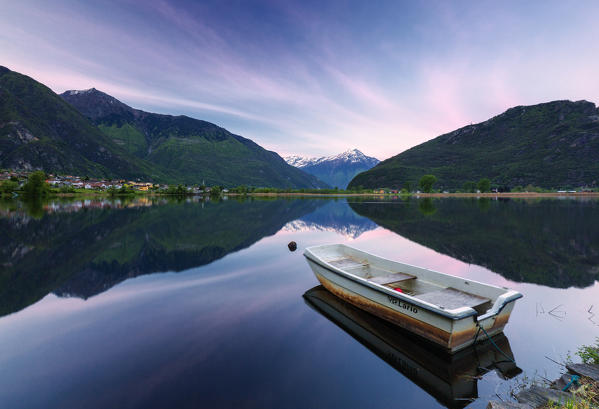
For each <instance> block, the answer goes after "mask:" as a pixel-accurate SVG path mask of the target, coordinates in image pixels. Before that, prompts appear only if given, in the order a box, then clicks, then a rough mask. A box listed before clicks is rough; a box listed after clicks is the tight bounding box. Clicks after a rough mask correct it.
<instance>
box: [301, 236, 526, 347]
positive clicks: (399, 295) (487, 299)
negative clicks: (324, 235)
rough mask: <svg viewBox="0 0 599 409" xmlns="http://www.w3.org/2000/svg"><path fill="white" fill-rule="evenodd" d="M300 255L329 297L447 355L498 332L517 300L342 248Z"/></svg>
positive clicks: (504, 292) (515, 294) (492, 289)
mask: <svg viewBox="0 0 599 409" xmlns="http://www.w3.org/2000/svg"><path fill="white" fill-rule="evenodd" d="M304 256H305V257H306V258H307V260H308V264H309V265H310V267H311V268H312V271H313V272H314V274H315V275H316V278H318V281H320V283H321V284H322V285H323V286H324V287H325V288H326V289H327V290H329V291H330V292H332V293H333V294H335V295H337V296H338V297H340V298H343V299H345V300H347V301H349V302H350V303H352V304H354V305H355V306H357V307H359V308H361V309H363V310H366V311H368V312H370V313H372V314H374V315H377V316H379V317H381V318H383V319H386V320H387V321H390V322H392V323H394V324H396V325H398V326H400V327H402V328H405V329H407V330H409V331H411V332H413V333H415V334H418V335H420V336H422V337H424V338H426V339H428V340H430V341H433V342H435V343H436V344H439V345H440V346H442V347H443V348H445V349H447V350H448V351H449V352H451V353H454V352H457V351H459V350H461V349H464V348H466V347H467V346H469V345H472V344H474V343H475V342H476V341H478V340H482V339H485V338H486V337H487V336H489V337H492V336H493V335H496V334H498V333H500V332H502V331H503V328H504V327H505V325H506V324H507V322H508V319H509V317H510V314H511V312H512V309H513V308H514V304H515V301H516V300H517V299H519V298H521V297H522V294H520V293H519V292H517V291H513V290H509V289H507V288H504V287H497V286H494V285H490V284H484V283H480V282H477V281H473V280H468V279H464V278H461V277H456V276H452V275H449V274H443V273H439V272H436V271H432V270H428V269H425V268H421V267H415V266H412V265H409V264H404V263H399V262H396V261H392V260H387V259H385V258H382V257H377V256H374V255H372V254H369V253H366V252H363V251H360V250H357V249H354V248H352V247H349V246H346V245H343V244H330V245H323V246H315V247H309V248H307V249H306V250H305V251H304ZM481 331H482V333H484V334H485V335H483V334H482V333H481Z"/></svg>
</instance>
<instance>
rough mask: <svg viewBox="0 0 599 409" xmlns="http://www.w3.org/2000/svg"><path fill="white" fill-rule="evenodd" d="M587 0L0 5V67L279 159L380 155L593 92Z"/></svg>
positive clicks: (592, 22)
mask: <svg viewBox="0 0 599 409" xmlns="http://www.w3.org/2000/svg"><path fill="white" fill-rule="evenodd" d="M598 21H599V3H597V2H595V1H589V2H584V1H565V0H561V1H542V2H541V1H538V2H537V1H531V2H524V1H516V2H507V1H502V2H497V1H494V2H493V1H469V2H466V1H451V2H448V1H439V2H434V1H431V2H415V1H409V2H403V3H402V2H400V1H389V2H386V1H376V2H368V1H355V2H353V1H346V2H322V1H298V2H284V1H274V0H273V1H265V2H254V1H221V0H219V1H189V2H185V1H155V0H146V1H120V2H112V1H80V2H75V1H69V0H53V1H46V0H19V1H3V2H1V3H0V26H1V27H2V30H0V50H1V52H0V56H1V59H0V65H5V66H7V67H8V68H10V69H12V70H15V71H19V72H22V73H24V74H27V75H30V76H32V77H33V78H35V79H37V80H38V81H41V82H43V83H45V84H46V85H48V86H49V87H51V88H52V89H53V90H54V91H56V92H62V91H65V90H67V89H85V88H91V87H96V88H98V89H100V90H102V91H104V92H107V93H109V94H111V95H113V96H115V97H117V98H118V99H120V100H121V101H123V102H125V103H127V104H129V105H131V106H133V107H136V108H141V109H145V110H149V111H153V112H161V113H169V114H186V115H189V116H192V117H195V118H199V119H204V120H208V121H211V122H214V123H216V124H218V125H220V126H223V127H225V128H227V129H229V130H230V131H232V132H235V133H238V134H240V135H243V136H246V137H248V138H251V139H253V140H254V141H256V142H257V143H259V144H260V145H262V146H264V147H265V148H267V149H272V150H275V151H277V152H279V153H280V154H281V155H287V154H303V155H309V156H321V155H331V154H335V153H339V152H341V151H344V150H346V149H348V148H353V147H356V148H358V149H360V150H362V151H363V152H364V153H366V154H368V155H372V156H376V157H378V158H379V159H384V158H387V157H389V156H392V155H395V154H397V153H399V152H401V151H403V150H405V149H407V148H410V147H412V146H414V145H417V144H419V143H421V142H424V141H426V140H428V139H431V138H433V137H435V136H437V135H439V134H441V133H444V132H448V131H451V130H453V129H456V128H458V127H461V126H464V125H467V124H469V123H471V122H480V121H484V120H486V119H488V118H490V117H492V116H494V115H497V114H499V113H501V112H503V111H504V110H505V109H507V108H509V107H511V106H514V105H527V104H535V103H540V102H547V101H550V100H556V99H571V100H579V99H586V100H589V101H592V102H598V101H599V23H597V22H598Z"/></svg>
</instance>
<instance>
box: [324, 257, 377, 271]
mask: <svg viewBox="0 0 599 409" xmlns="http://www.w3.org/2000/svg"><path fill="white" fill-rule="evenodd" d="M328 263H329V264H330V265H332V266H335V267H337V268H340V269H342V270H345V269H348V268H355V267H364V266H366V265H368V263H362V262H359V261H356V260H354V259H353V258H349V257H346V258H340V259H337V260H331V261H329V262H328Z"/></svg>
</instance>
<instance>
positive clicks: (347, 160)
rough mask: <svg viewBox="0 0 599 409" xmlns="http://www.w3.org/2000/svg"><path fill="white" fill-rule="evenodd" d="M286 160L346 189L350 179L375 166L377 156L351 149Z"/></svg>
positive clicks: (290, 157) (330, 183) (333, 184)
mask: <svg viewBox="0 0 599 409" xmlns="http://www.w3.org/2000/svg"><path fill="white" fill-rule="evenodd" d="M285 161H287V163H288V164H290V165H292V166H295V167H296V168H299V169H301V170H303V171H305V172H307V173H310V174H312V175H314V176H316V177H317V178H318V179H320V180H322V181H323V182H326V183H328V184H329V185H330V186H333V187H338V188H340V189H345V188H346V187H347V184H348V183H349V182H350V180H352V179H353V177H354V176H356V175H357V174H358V173H360V172H364V171H365V170H368V169H370V168H372V167H373V166H375V165H376V164H377V163H379V162H380V161H379V160H378V159H377V158H373V157H370V156H366V155H364V154H363V153H362V152H360V151H359V150H358V149H350V150H347V151H345V152H343V153H340V154H338V155H333V156H322V157H319V158H307V157H303V156H287V157H285Z"/></svg>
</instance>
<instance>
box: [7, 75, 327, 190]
mask: <svg viewBox="0 0 599 409" xmlns="http://www.w3.org/2000/svg"><path fill="white" fill-rule="evenodd" d="M0 168H15V169H27V170H34V169H42V170H45V171H47V172H52V173H59V174H76V175H88V176H94V177H115V178H116V177H118V178H128V179H130V178H140V179H144V180H149V181H155V182H169V183H188V184H194V183H196V184H199V183H201V182H202V181H205V182H206V183H207V184H211V185H214V184H219V185H223V186H226V187H231V186H238V185H242V184H245V185H251V186H272V187H280V188H286V187H292V188H319V187H327V185H326V184H325V183H323V182H321V181H319V180H318V179H317V178H316V177H314V176H312V175H309V174H307V173H305V172H303V171H301V170H299V169H297V168H294V167H292V166H290V165H288V164H287V163H286V162H285V161H284V160H283V159H282V158H281V157H280V156H279V155H278V154H277V153H275V152H271V151H268V150H266V149H264V148H262V147H261V146H259V145H257V144H256V143H254V142H253V141H251V140H249V139H247V138H244V137H241V136H239V135H235V134H232V133H231V132H229V131H227V130H226V129H224V128H221V127H219V126H217V125H214V124H212V123H210V122H206V121H201V120H198V119H194V118H190V117H187V116H171V115H161V114H154V113H150V112H144V111H141V110H138V109H134V108H131V107H129V106H128V105H126V104H124V103H122V102H120V101H119V100H117V99H116V98H113V97H111V96H110V95H107V94H105V93H103V92H101V91H98V90H96V89H94V88H92V89H89V90H85V91H67V92H65V93H63V94H62V95H61V96H59V95H57V94H55V93H54V92H53V91H52V90H51V89H49V88H48V87H46V86H44V85H43V84H41V83H39V82H37V81H35V80H33V79H31V78H29V77H27V76H25V75H22V74H19V73H16V72H14V71H11V70H9V69H8V68H5V67H0Z"/></svg>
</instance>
